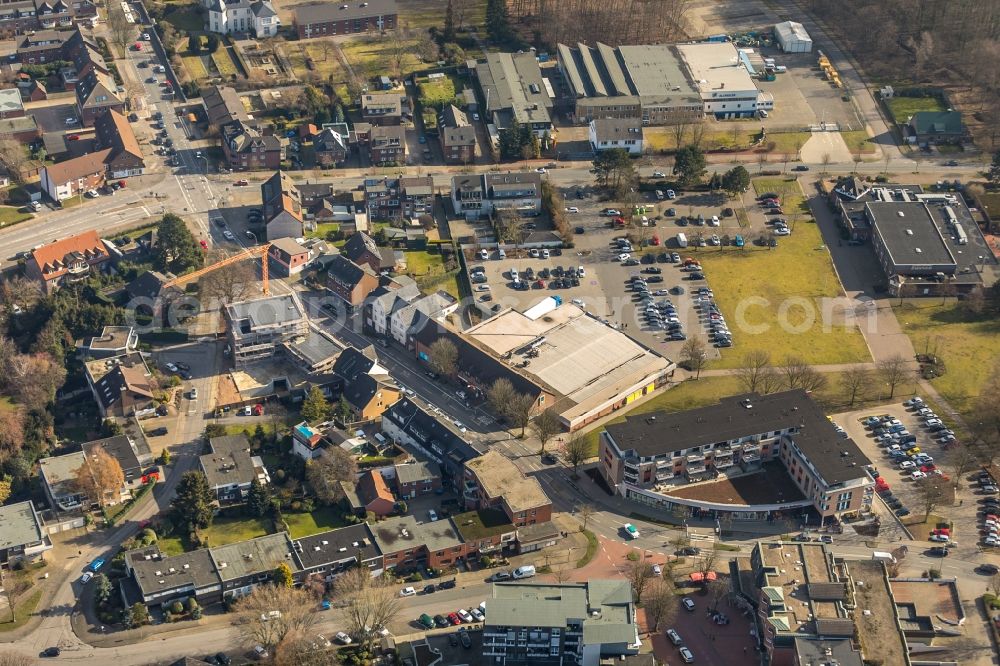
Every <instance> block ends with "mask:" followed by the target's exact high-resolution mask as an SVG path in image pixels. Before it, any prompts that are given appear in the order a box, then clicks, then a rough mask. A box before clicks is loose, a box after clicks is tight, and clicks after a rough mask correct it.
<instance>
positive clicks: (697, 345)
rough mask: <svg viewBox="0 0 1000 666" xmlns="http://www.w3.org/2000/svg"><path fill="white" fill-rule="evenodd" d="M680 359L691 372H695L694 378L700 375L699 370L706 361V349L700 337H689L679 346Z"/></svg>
mask: <svg viewBox="0 0 1000 666" xmlns="http://www.w3.org/2000/svg"><path fill="white" fill-rule="evenodd" d="M681 361H682V362H683V363H684V365H685V367H687V369H688V370H690V371H691V372H694V373H697V374H696V375H695V379H698V378H700V377H701V371H702V369H703V368H704V367H705V365H706V364H707V363H708V351H707V348H706V347H705V343H704V342H702V340H701V338H696V337H691V338H689V339H688V340H687V342H685V343H684V346H683V347H681Z"/></svg>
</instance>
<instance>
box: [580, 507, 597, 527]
mask: <svg viewBox="0 0 1000 666" xmlns="http://www.w3.org/2000/svg"><path fill="white" fill-rule="evenodd" d="M578 512H579V514H580V520H582V521H583V526H582V531H586V529H587V523H588V522H590V519H591V518H592V517H593V515H594V514H595V513H597V509H595V508H594V505H593V504H581V505H580V508H579V509H578Z"/></svg>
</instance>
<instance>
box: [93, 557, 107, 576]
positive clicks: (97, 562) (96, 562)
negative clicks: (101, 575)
mask: <svg viewBox="0 0 1000 666" xmlns="http://www.w3.org/2000/svg"><path fill="white" fill-rule="evenodd" d="M103 566H104V559H103V558H100V557H98V558H97V559H96V560H94V561H93V562H91V563H90V570H91V571H93V572H94V573H97V570H98V569H100V568H101V567H103Z"/></svg>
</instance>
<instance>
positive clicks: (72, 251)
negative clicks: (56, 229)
mask: <svg viewBox="0 0 1000 666" xmlns="http://www.w3.org/2000/svg"><path fill="white" fill-rule="evenodd" d="M110 259H111V253H110V252H109V251H108V248H107V245H105V243H104V241H102V240H101V238H100V237H99V236H98V235H97V232H96V231H85V232H83V233H82V234H78V235H76V236H69V237H68V238H62V239H60V240H57V241H53V242H52V243H48V244H46V245H41V246H39V247H37V248H35V249H34V250H32V251H31V255H30V256H29V257H28V260H27V261H26V262H25V265H24V274H25V275H26V276H27V277H28V278H29V279H31V280H35V281H37V282H38V283H39V285H40V286H41V287H42V290H43V291H44V292H45V293H52V292H53V291H55V290H56V289H57V288H58V287H59V286H61V285H63V284H67V283H72V282H77V281H80V280H85V279H87V278H88V277H90V275H91V273H92V272H93V271H95V270H97V271H100V270H102V269H103V266H104V264H106V263H107V262H108V261H109V260H110Z"/></svg>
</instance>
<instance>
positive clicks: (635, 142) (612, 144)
mask: <svg viewBox="0 0 1000 666" xmlns="http://www.w3.org/2000/svg"><path fill="white" fill-rule="evenodd" d="M596 122H597V121H596V120H591V121H590V126H589V129H588V132H589V135H590V145H591V147H593V149H594V150H595V151H597V152H600V151H602V150H610V149H612V148H622V149H624V150H627V151H628V154H629V155H641V154H642V128H641V127H640V128H639V132H638V133H637V134H635V135H634V136H626V137H624V138H608V137H600V136H598V133H597V126H596Z"/></svg>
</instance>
